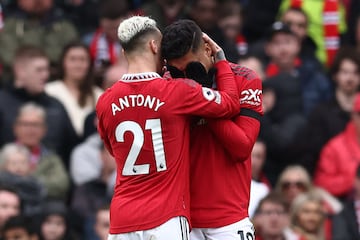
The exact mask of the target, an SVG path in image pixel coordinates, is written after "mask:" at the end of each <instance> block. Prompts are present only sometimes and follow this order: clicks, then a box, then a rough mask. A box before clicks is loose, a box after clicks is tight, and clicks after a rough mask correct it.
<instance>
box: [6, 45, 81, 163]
mask: <svg viewBox="0 0 360 240" xmlns="http://www.w3.org/2000/svg"><path fill="white" fill-rule="evenodd" d="M13 68H14V75H15V79H14V81H13V84H12V85H11V86H8V87H7V88H4V89H1V90H0V99H1V101H0V123H1V124H0V132H1V134H0V145H3V144H5V143H8V142H12V141H14V140H15V136H14V133H13V126H14V123H15V122H16V117H17V115H18V111H19V109H20V107H21V106H22V105H23V104H25V103H27V102H30V101H32V102H34V103H36V104H37V105H39V106H42V107H43V108H44V109H45V111H46V122H45V123H46V126H47V129H49V131H46V134H45V137H44V138H43V139H42V140H43V143H44V144H46V146H47V147H48V148H50V149H53V150H55V151H56V153H57V154H59V155H60V156H61V158H62V159H63V161H64V162H65V163H67V162H68V159H69V155H70V151H71V149H72V147H73V146H74V145H75V144H76V143H77V142H78V140H77V137H76V134H75V132H74V131H73V128H72V126H71V122H70V120H69V117H68V115H67V113H66V111H65V109H64V107H63V106H62V105H61V103H60V102H59V101H57V100H56V99H54V98H52V97H50V96H48V95H47V94H46V93H45V90H44V86H45V82H46V81H47V80H48V77H49V61H48V58H47V57H46V55H45V54H44V53H43V51H41V50H40V49H38V48H34V47H28V46H24V47H22V48H20V49H18V51H17V53H16V56H15V59H14V65H13ZM9 106H11V107H9Z"/></svg>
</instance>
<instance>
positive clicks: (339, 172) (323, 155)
mask: <svg viewBox="0 0 360 240" xmlns="http://www.w3.org/2000/svg"><path fill="white" fill-rule="evenodd" d="M359 136H360V93H357V94H356V97H355V100H354V103H353V109H352V112H351V120H350V122H349V123H348V124H347V125H346V127H345V129H344V130H343V131H342V132H341V133H339V134H338V135H336V136H335V137H333V138H331V139H330V140H329V141H328V142H327V143H326V144H325V146H324V147H323V148H322V150H321V152H320V158H319V160H318V161H319V162H318V165H317V167H316V169H315V174H314V183H315V184H316V185H318V186H320V187H322V188H324V189H326V190H327V191H329V192H330V193H331V194H333V195H334V196H336V197H338V198H343V197H347V196H349V194H350V193H351V190H352V187H353V179H355V176H356V168H357V166H358V165H359V163H360V144H359Z"/></svg>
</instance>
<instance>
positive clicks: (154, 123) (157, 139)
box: [115, 119, 167, 176]
mask: <svg viewBox="0 0 360 240" xmlns="http://www.w3.org/2000/svg"><path fill="white" fill-rule="evenodd" d="M146 130H149V131H151V139H152V145H153V151H154V157H155V162H156V170H157V171H158V172H161V171H165V170H166V169H167V167H166V160H165V152H164V143H163V138H162V129H161V122H160V119H147V120H146V122H145V130H143V128H142V127H141V126H140V124H138V123H137V122H134V121H124V122H121V123H120V124H119V125H117V127H116V129H115V137H116V141H118V142H124V141H125V140H124V136H125V133H126V132H131V133H132V134H133V136H134V140H133V142H132V144H131V147H130V151H129V154H128V156H127V157H126V160H125V164H124V168H123V170H122V175H124V176H134V175H140V174H149V173H150V163H149V164H140V165H136V160H137V158H138V156H139V154H140V152H141V150H142V148H143V145H144V131H146Z"/></svg>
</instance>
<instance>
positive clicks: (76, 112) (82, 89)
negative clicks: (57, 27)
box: [45, 42, 102, 139]
mask: <svg viewBox="0 0 360 240" xmlns="http://www.w3.org/2000/svg"><path fill="white" fill-rule="evenodd" d="M60 62H61V67H60V80H57V81H53V82H49V83H47V84H46V86H45V92H46V93H47V94H49V96H52V97H54V98H56V99H57V100H59V101H60V102H61V103H62V104H63V106H64V107H65V110H66V112H67V113H68V115H69V117H70V120H71V123H72V126H73V128H74V130H75V132H76V134H77V136H78V138H80V139H82V137H83V134H84V132H83V131H84V123H85V118H86V116H87V115H88V114H89V113H90V112H92V111H94V109H95V104H96V101H97V99H98V97H99V96H100V95H101V93H102V90H101V89H100V88H99V87H97V86H95V84H94V76H93V71H92V64H91V58H90V53H89V50H88V48H87V47H86V45H84V44H83V43H81V42H71V43H69V44H68V45H66V46H65V48H64V49H63V53H62V56H61V60H60Z"/></svg>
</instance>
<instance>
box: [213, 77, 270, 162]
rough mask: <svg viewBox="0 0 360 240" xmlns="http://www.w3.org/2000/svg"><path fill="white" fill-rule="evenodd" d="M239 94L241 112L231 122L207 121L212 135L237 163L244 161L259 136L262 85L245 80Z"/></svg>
mask: <svg viewBox="0 0 360 240" xmlns="http://www.w3.org/2000/svg"><path fill="white" fill-rule="evenodd" d="M244 85H245V86H243V88H242V92H241V99H240V101H241V111H240V114H239V115H238V116H236V117H235V118H234V119H233V120H225V119H224V120H209V122H208V124H209V127H210V129H211V130H212V132H213V134H214V135H215V136H216V137H217V138H218V139H219V140H220V141H221V142H222V143H223V145H224V147H225V148H226V149H227V150H228V152H229V153H230V154H231V155H233V156H234V157H235V158H236V159H237V160H238V161H245V160H246V159H248V157H249V156H250V154H251V151H252V148H253V146H254V144H255V141H256V139H257V137H258V135H259V131H260V118H261V116H262V114H263V111H262V94H261V93H262V91H261V90H262V83H261V80H260V79H259V78H256V79H253V80H250V81H249V80H245V84H244Z"/></svg>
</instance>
